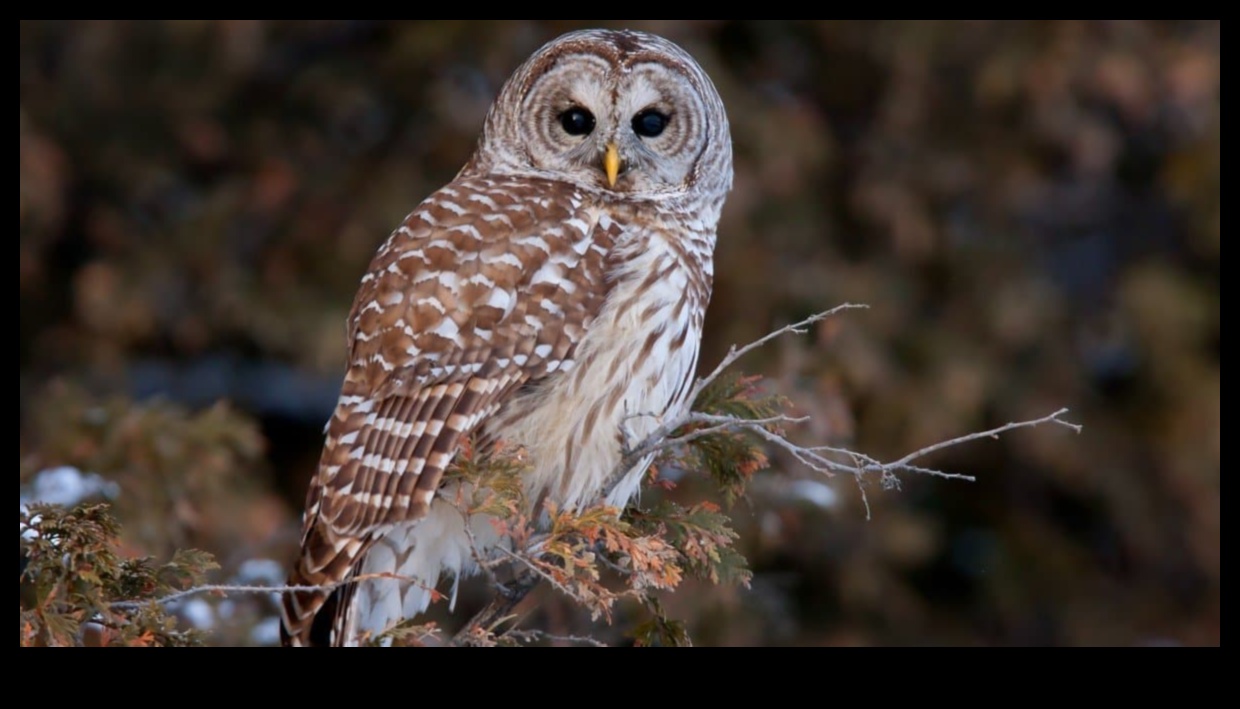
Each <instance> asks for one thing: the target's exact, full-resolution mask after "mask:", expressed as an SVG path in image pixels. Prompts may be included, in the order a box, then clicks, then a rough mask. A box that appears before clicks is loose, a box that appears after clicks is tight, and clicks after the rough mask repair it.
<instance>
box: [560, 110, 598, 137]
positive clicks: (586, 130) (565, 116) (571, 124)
mask: <svg viewBox="0 0 1240 709" xmlns="http://www.w3.org/2000/svg"><path fill="white" fill-rule="evenodd" d="M560 125H561V126H563V127H564V132H565V133H568V134H569V135H590V132H591V131H593V130H594V114H593V113H590V112H589V111H587V110H586V109H584V108H582V107H580V106H573V107H572V108H570V109H568V110H567V111H565V112H563V113H561V114H560Z"/></svg>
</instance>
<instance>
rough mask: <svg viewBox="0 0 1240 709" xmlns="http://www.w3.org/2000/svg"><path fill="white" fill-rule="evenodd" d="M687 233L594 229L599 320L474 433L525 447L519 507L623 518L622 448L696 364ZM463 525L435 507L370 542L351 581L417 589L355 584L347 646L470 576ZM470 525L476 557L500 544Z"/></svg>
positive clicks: (698, 236)
mask: <svg viewBox="0 0 1240 709" xmlns="http://www.w3.org/2000/svg"><path fill="white" fill-rule="evenodd" d="M695 226H700V223H698V224H690V225H688V227H689V228H687V229H686V228H685V226H684V225H680V226H679V227H678V228H667V229H641V230H637V229H625V228H624V227H622V226H620V225H618V224H616V223H614V222H613V221H612V220H611V218H610V217H609V216H607V215H605V214H601V215H600V216H599V217H598V226H597V228H600V229H610V230H612V231H613V232H614V233H616V239H615V246H614V248H613V251H612V253H611V254H610V255H609V259H608V261H609V263H610V264H612V267H611V269H610V272H609V279H611V281H612V283H613V285H612V287H611V290H610V292H609V293H608V296H607V299H606V301H605V303H604V306H603V308H602V310H601V311H600V312H599V313H598V315H597V317H596V318H595V319H594V320H593V322H592V323H591V324H590V325H589V327H588V331H587V333H586V335H585V336H584V337H583V338H582V340H581V341H580V342H579V343H578V346H577V348H576V351H575V352H574V354H573V356H572V359H571V360H566V361H565V362H563V363H562V364H561V365H560V367H559V370H558V371H557V372H555V373H554V374H552V375H551V376H549V377H547V378H546V379H544V380H542V381H540V382H539V383H537V384H536V385H534V386H531V387H529V388H528V389H527V390H525V391H523V392H521V393H520V394H519V395H517V396H516V397H514V398H512V399H511V400H509V401H508V402H507V403H506V404H505V405H504V406H503V408H501V409H500V410H499V411H498V412H497V414H496V415H494V416H493V417H492V418H491V419H490V420H489V421H488V422H487V423H486V424H485V426H484V428H483V433H484V434H485V435H486V437H488V438H490V439H492V440H502V441H504V442H505V444H506V445H518V446H522V447H524V449H525V451H526V454H527V455H528V458H529V461H530V466H531V467H530V471H529V472H528V473H527V476H526V495H527V499H529V500H531V501H532V502H534V501H538V500H542V499H550V500H553V501H555V502H556V503H557V504H559V505H560V506H564V507H581V506H584V505H589V504H592V503H594V502H596V501H597V498H598V496H599V495H600V494H601V493H602V492H603V491H604V490H605V489H606V488H607V486H609V485H612V487H611V490H610V492H609V493H608V495H607V497H606V500H605V501H606V503H607V504H610V505H614V506H618V507H623V506H624V505H625V504H627V503H628V502H629V500H630V499H631V498H632V497H633V496H634V495H635V494H636V493H637V491H638V489H639V487H640V484H641V480H642V477H643V474H644V473H645V470H646V468H647V467H648V465H649V461H648V460H647V461H642V462H641V463H640V464H639V465H636V466H634V467H633V468H632V469H631V470H630V471H628V472H627V473H626V474H624V475H623V476H622V478H621V479H620V480H619V481H613V480H612V479H611V474H612V473H613V471H614V470H615V468H616V467H617V465H618V464H619V463H620V460H621V456H622V450H623V445H622V436H623V435H625V433H627V435H628V436H629V441H628V443H629V444H630V445H636V444H637V443H639V442H641V441H642V440H643V439H644V438H645V437H646V436H647V435H649V434H650V433H651V432H652V431H653V430H654V429H655V428H657V427H658V426H659V425H660V424H661V423H662V422H663V421H665V420H666V419H667V418H669V417H675V416H678V415H679V414H680V413H682V411H683V409H684V407H685V406H686V405H687V404H688V402H686V401H685V399H686V397H687V395H688V392H689V389H690V388H691V386H692V380H693V374H694V370H695V367H696V364H697V357H698V349H699V342H700V339H701V332H702V321H703V317H704V314H705V309H706V303H707V300H708V299H709V295H710V279H711V275H712V274H711V272H710V270H711V252H712V250H713V247H714V234H713V230H709V229H706V228H700V229H694V228H693V227H695ZM669 235H670V236H669ZM671 238H674V239H676V241H675V242H673V241H671V240H670V239H671ZM694 263H696V264H698V265H699V266H698V267H695V266H694V265H693V264H694ZM613 482H614V484H613ZM465 524H466V521H465V519H463V516H462V515H461V514H460V512H459V511H458V510H457V509H456V508H455V507H453V506H452V505H450V504H449V503H447V502H445V501H443V500H437V501H435V502H434V503H433V504H432V505H431V507H430V510H429V512H428V514H427V516H426V517H425V518H423V519H421V520H418V521H416V522H413V523H410V524H404V525H397V526H396V527H394V528H392V529H391V530H389V531H388V532H387V533H386V534H385V535H384V536H383V537H382V538H380V539H379V540H378V541H377V542H376V543H375V545H374V546H373V547H372V548H371V550H370V551H369V553H368V554H367V556H366V560H365V562H364V564H363V566H362V568H361V570H360V572H361V573H362V574H376V573H393V574H395V575H397V576H400V577H403V578H416V579H419V580H420V581H421V583H420V584H419V583H406V582H398V581H396V580H388V579H379V580H372V581H368V582H365V583H363V584H362V585H361V586H360V587H359V588H358V591H357V595H356V596H355V602H356V603H357V606H356V610H357V612H356V613H353V614H352V617H351V620H352V621H353V622H354V623H356V627H355V628H352V629H350V631H347V632H349V635H350V636H353V635H354V634H355V633H356V632H357V631H367V632H370V633H377V632H381V631H383V630H384V629H386V628H387V627H389V626H390V625H391V624H392V623H395V622H397V621H398V620H400V619H401V618H405V617H411V616H413V615H416V614H418V613H420V612H422V611H424V610H425V609H426V607H427V606H428V605H429V603H430V598H431V593H430V592H429V591H428V589H430V588H433V587H434V586H435V585H436V584H437V581H438V579H439V577H440V575H441V574H442V573H449V574H452V575H453V576H454V577H456V578H457V579H458V580H459V578H460V577H461V576H462V575H463V574H471V573H474V572H476V571H477V565H476V563H475V561H474V559H473V554H472V550H471V549H470V548H469V542H468V540H469V537H470V535H469V534H466V532H465V529H464V526H465ZM469 524H470V527H471V532H472V536H473V538H474V541H475V543H476V544H477V545H478V546H479V547H481V549H480V551H482V552H483V553H486V549H487V548H490V547H494V546H495V545H496V544H498V543H500V540H499V539H498V538H497V536H496V534H495V532H494V529H493V527H492V525H491V524H490V523H489V522H488V520H487V519H486V518H485V517H484V516H481V515H477V516H475V517H474V518H473V519H471V520H470V521H469ZM453 596H454V597H455V586H454V592H453ZM454 600H455V598H454Z"/></svg>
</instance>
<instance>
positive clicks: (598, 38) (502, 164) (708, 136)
mask: <svg viewBox="0 0 1240 709" xmlns="http://www.w3.org/2000/svg"><path fill="white" fill-rule="evenodd" d="M483 152H485V153H489V154H490V155H491V156H492V157H493V160H494V164H493V165H492V166H491V167H492V169H496V170H502V171H517V172H532V173H536V174H540V175H543V176H554V177H555V178H557V179H562V180H567V181H570V182H573V183H575V184H577V185H581V186H585V187H591V188H597V189H599V190H608V191H612V192H615V193H619V194H624V195H629V196H669V195H677V194H689V193H698V192H702V191H709V192H719V196H720V197H722V193H723V192H726V190H727V188H728V186H730V183H731V139H730V137H729V135H728V124H727V117H726V115H725V114H724V111H723V104H722V101H721V100H720V98H719V95H718V93H717V92H716V91H715V87H714V85H713V84H712V83H711V81H710V79H709V78H707V76H706V74H705V73H704V72H703V71H702V69H701V67H699V66H698V64H697V62H695V61H694V60H693V59H692V57H690V56H689V55H688V54H687V53H685V52H684V50H682V49H680V48H679V47H677V46H676V45H674V44H672V43H671V42H668V41H667V40H665V39H662V38H660V37H656V36H654V35H648V34H643V33H638V32H627V31H625V32H615V31H606V30H587V31H584V32H575V33H572V34H568V35H565V36H563V37H561V38H559V39H557V40H554V41H552V42H551V43H549V44H547V45H546V46H544V47H543V48H542V49H540V50H538V52H536V53H535V54H534V55H533V56H532V57H531V58H530V59H529V60H528V61H527V62H526V63H525V65H523V66H522V67H521V68H520V69H518V70H517V72H516V73H515V74H514V75H513V77H512V78H511V79H509V81H508V83H507V84H506V85H505V86H504V88H503V90H502V91H501V92H500V96H499V98H498V99H497V100H496V104H495V106H494V107H493V108H492V110H491V113H490V115H489V116H488V119H487V125H486V127H485V128H484V134H483V138H482V142H481V150H480V153H483ZM707 174H709V176H710V179H703V175H707Z"/></svg>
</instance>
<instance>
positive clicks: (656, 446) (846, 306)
mask: <svg viewBox="0 0 1240 709" xmlns="http://www.w3.org/2000/svg"><path fill="white" fill-rule="evenodd" d="M869 307H870V306H868V305H865V304H863V303H843V304H841V305H837V306H835V307H834V308H831V309H830V310H824V311H822V312H820V313H816V314H814V315H811V316H809V317H808V318H805V319H804V320H801V321H800V322H795V323H792V324H791V325H785V326H784V327H781V328H779V329H778V330H775V331H774V332H770V333H767V334H766V335H763V336H762V337H759V338H758V339H756V340H754V341H753V342H750V343H749V344H747V345H745V346H744V347H737V346H736V345H732V346H731V347H730V348H728V353H727V354H726V355H724V358H723V360H721V361H720V362H719V365H718V366H716V367H715V369H714V370H713V371H711V373H710V374H707V375H706V376H705V377H701V378H699V379H698V380H697V382H695V383H694V385H693V388H692V389H690V390H689V396H688V397H686V399H685V401H687V402H689V404H690V408H691V407H692V404H693V403H694V402H695V401H697V399H698V396H699V395H700V394H701V393H702V391H703V390H705V389H706V387H708V386H710V385H711V384H712V383H714V381H715V380H716V379H718V378H719V376H720V375H721V374H723V373H724V371H726V370H727V369H728V367H731V366H732V365H733V364H735V363H736V361H737V360H739V359H740V358H741V357H744V356H745V355H747V354H749V353H750V352H752V351H754V350H756V349H758V348H759V347H761V346H763V345H765V344H766V343H768V342H770V341H771V340H774V339H775V338H777V337H780V336H782V335H788V334H796V335H803V334H805V333H806V332H808V330H806V328H808V327H809V326H810V325H813V324H814V323H816V322H820V321H822V320H826V319H827V318H829V317H831V316H833V315H836V314H838V313H842V312H844V311H845V310H857V309H861V308H869ZM649 415H650V414H635V415H634V416H633V417H630V418H635V417H640V416H649ZM702 416H705V414H697V413H694V412H693V411H691V410H690V411H686V412H685V413H684V414H682V415H680V416H678V417H676V418H674V419H672V420H671V421H665V422H663V423H662V424H660V425H659V427H658V428H656V429H655V430H653V431H651V432H650V435H648V436H646V439H645V440H644V441H642V442H641V443H640V444H638V446H637V447H636V448H631V447H629V445H628V444H629V435H628V431H627V430H626V429H625V428H624V426H623V425H622V426H621V435H622V440H623V441H624V444H625V449H626V450H625V453H624V455H623V456H622V457H621V458H620V462H619V463H618V464H617V465H616V467H615V468H614V469H613V470H612V472H611V475H610V477H609V478H608V480H611V483H610V484H609V485H608V486H607V489H606V490H605V491H604V492H603V494H602V495H601V496H600V497H603V498H606V497H607V496H608V495H610V494H611V491H612V488H614V487H615V486H616V485H618V484H620V481H621V480H623V479H624V474H625V473H627V472H628V471H630V470H632V469H633V468H634V467H635V466H636V465H638V464H639V463H640V462H641V461H642V460H644V459H645V458H646V457H647V456H649V455H651V454H652V453H655V452H658V451H660V450H663V449H665V448H667V447H670V446H663V445H662V443H663V442H664V441H666V440H668V439H669V437H670V436H671V435H672V433H673V432H674V431H675V430H676V429H678V428H680V427H681V426H684V425H687V424H691V423H695V422H703V421H704V420H703V419H701V418H700V417H702ZM714 418H717V419H720V420H719V421H718V423H719V424H722V426H721V427H720V428H717V429H716V430H715V431H712V433H718V432H720V431H725V430H729V427H730V426H731V422H730V421H724V420H722V419H726V418H727V417H714ZM736 420H737V421H739V420H740V419H736ZM804 420H805V419H803V418H802V419H792V418H787V417H783V416H778V417H775V418H774V419H770V420H767V421H765V423H777V422H787V423H796V422H800V421H804ZM701 435H707V434H705V433H703V434H701ZM694 437H696V436H694ZM685 439H686V441H687V440H692V439H691V438H689V437H688V436H686V437H685Z"/></svg>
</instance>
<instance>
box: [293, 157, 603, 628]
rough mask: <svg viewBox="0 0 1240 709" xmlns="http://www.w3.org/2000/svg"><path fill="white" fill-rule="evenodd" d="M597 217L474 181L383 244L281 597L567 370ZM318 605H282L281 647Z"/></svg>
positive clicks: (577, 336) (581, 329) (593, 263)
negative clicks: (543, 382)
mask: <svg viewBox="0 0 1240 709" xmlns="http://www.w3.org/2000/svg"><path fill="white" fill-rule="evenodd" d="M598 214H599V213H598V211H597V210H594V209H591V208H590V207H589V206H588V205H587V204H586V199H585V198H584V197H583V196H582V195H580V194H578V193H577V192H576V191H575V190H573V189H572V188H571V187H569V186H567V185H565V184H563V183H559V182H552V181H543V180H531V179H528V178H524V179H520V180H517V179H507V180H505V179H503V178H472V179H464V180H459V181H457V182H455V183H453V184H451V185H449V186H447V187H444V188H443V189H441V190H439V191H438V192H436V193H435V194H434V195H432V196H431V197H430V198H428V199H427V200H426V201H424V202H423V203H422V204H421V205H419V206H418V208H417V209H415V210H414V211H413V213H411V214H410V215H409V216H408V217H407V218H406V219H405V221H404V223H403V224H402V225H401V227H400V228H398V229H397V230H396V231H395V232H393V234H392V236H391V237H390V238H389V239H388V241H387V242H386V243H385V244H384V245H383V246H382V247H381V248H380V250H379V252H378V253H377V254H376V256H375V258H374V260H373V261H372V263H371V267H370V270H369V272H368V273H367V274H366V276H365V277H364V278H363V279H362V285H361V288H360V290H359V291H358V294H357V298H356V299H355V301H354V303H353V310H352V312H351V314H350V317H349V330H348V332H349V367H348V371H347V372H346V375H345V380H344V385H343V387H342V390H341V395H340V400H339V402H338V404H337V406H336V410H335V412H334V413H333V415H332V418H331V420H330V421H329V422H328V425H327V436H326V442H325V444H324V448H323V454H322V458H321V460H320V463H319V468H318V471H317V473H316V475H315V477H314V480H313V481H312V482H311V486H310V493H309V496H308V500H307V506H306V516H305V519H304V521H303V536H302V552H301V558H300V560H299V563H298V565H297V567H296V568H295V569H294V572H293V574H292V575H291V576H290V582H289V585H291V586H324V585H331V584H338V583H340V582H341V581H344V580H346V579H347V578H348V577H349V576H350V574H351V573H352V572H353V570H354V569H355V568H356V565H357V563H358V561H359V560H360V559H361V556H362V554H363V553H364V552H365V551H366V549H367V548H368V547H369V545H370V544H371V542H372V541H373V537H374V534H375V533H376V531H377V530H380V529H382V528H384V527H386V526H388V525H392V524H396V523H400V522H408V521H412V520H417V519H420V518H421V517H423V516H425V515H426V512H427V510H428V508H429V506H430V504H431V501H432V499H433V498H434V495H435V491H436V489H437V488H438V486H439V483H440V480H441V478H442V477H443V472H444V469H445V468H446V467H447V465H448V464H449V462H450V461H451V459H452V456H453V455H454V454H455V452H456V450H457V447H458V446H459V445H460V443H461V441H462V439H463V437H466V436H468V435H469V434H470V433H471V432H473V431H474V430H475V429H476V428H477V427H478V426H479V424H480V423H481V422H483V421H484V420H486V418H487V417H489V416H491V415H492V414H494V413H495V412H496V411H497V410H498V409H499V407H500V406H501V405H502V403H503V402H504V401H505V399H506V398H507V397H508V396H509V395H510V394H512V393H513V392H514V391H516V390H517V389H518V388H519V387H521V386H522V385H523V384H525V383H527V382H534V381H537V380H539V379H541V378H543V377H546V376H548V375H550V374H552V373H554V372H556V371H558V370H560V369H567V368H569V367H570V366H571V365H572V354H573V351H574V348H575V347H576V345H577V343H578V342H580V340H581V338H582V337H583V336H584V335H585V332H586V330H587V328H588V327H589V326H590V323H591V321H592V320H593V318H594V316H595V315H596V314H597V313H598V312H599V311H600V310H601V308H602V305H603V301H604V300H605V298H606V295H607V290H608V288H609V283H608V281H607V278H606V270H607V265H606V263H605V259H606V257H607V255H608V253H609V252H610V250H611V246H612V242H613V240H614V236H615V234H614V231H615V225H614V224H612V223H611V222H610V221H609V220H607V219H606V218H605V217H603V218H602V219H601V220H600V218H599V216H598ZM329 596H330V594H328V593H324V592H321V591H304V592H296V593H291V594H287V595H286V598H285V608H284V611H285V613H284V632H285V636H284V637H285V640H286V642H291V643H305V642H308V641H309V640H310V639H311V638H310V636H311V634H312V633H311V631H312V625H313V626H314V627H315V628H317V627H319V623H318V622H316V621H315V617H316V615H325V616H327V615H334V612H324V613H320V611H321V610H323V611H327V610H329V609H325V608H323V606H324V604H325V603H326V602H327V601H328V600H329ZM333 605H335V603H333ZM314 634H315V635H316V639H317V636H318V633H317V632H316V633H314Z"/></svg>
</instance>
